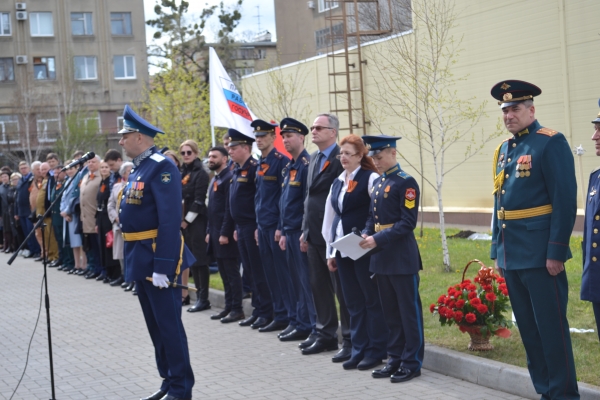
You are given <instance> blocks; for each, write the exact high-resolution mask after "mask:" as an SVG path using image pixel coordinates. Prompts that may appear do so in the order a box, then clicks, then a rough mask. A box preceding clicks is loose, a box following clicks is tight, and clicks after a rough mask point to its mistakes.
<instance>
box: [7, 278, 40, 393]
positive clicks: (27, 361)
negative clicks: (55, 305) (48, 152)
mask: <svg viewBox="0 0 600 400" xmlns="http://www.w3.org/2000/svg"><path fill="white" fill-rule="evenodd" d="M44 279H45V277H43V278H42V285H41V287H40V308H39V310H38V315H37V319H36V320H35V326H34V327H33V333H32V334H31V339H29V345H28V346H27V357H26V358H25V367H24V368H23V373H22V374H21V378H19V382H17V387H15V390H14V391H13V393H12V395H11V396H10V398H9V399H8V400H12V398H13V397H14V396H15V394H17V390H19V386H20V385H21V381H22V380H23V377H24V376H25V371H27V365H28V364H29V351H30V350H31V343H33V337H34V336H35V332H36V331H37V327H38V323H39V322H40V315H42V299H43V298H44Z"/></svg>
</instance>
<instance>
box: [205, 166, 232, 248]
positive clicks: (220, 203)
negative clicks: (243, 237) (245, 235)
mask: <svg viewBox="0 0 600 400" xmlns="http://www.w3.org/2000/svg"><path fill="white" fill-rule="evenodd" d="M232 176H233V173H232V172H231V170H230V169H229V168H227V167H225V168H224V169H223V170H222V171H221V172H219V173H218V174H216V175H215V176H214V177H213V178H212V181H211V182H210V185H209V186H208V226H207V229H206V233H208V234H209V235H210V240H209V241H208V248H207V252H208V254H212V255H214V256H215V257H218V258H237V257H239V254H238V246H237V243H236V241H235V240H233V231H234V229H235V224H234V223H233V219H232V218H231V215H230V214H228V213H226V210H227V203H228V202H229V190H230V186H231V178H232ZM219 236H226V237H227V238H228V239H229V243H227V244H219Z"/></svg>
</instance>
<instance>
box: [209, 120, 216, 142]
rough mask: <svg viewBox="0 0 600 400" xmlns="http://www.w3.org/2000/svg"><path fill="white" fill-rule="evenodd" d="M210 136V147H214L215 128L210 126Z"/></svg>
mask: <svg viewBox="0 0 600 400" xmlns="http://www.w3.org/2000/svg"><path fill="white" fill-rule="evenodd" d="M210 136H211V137H212V147H215V146H216V145H217V144H216V143H215V127H214V126H213V125H212V124H210Z"/></svg>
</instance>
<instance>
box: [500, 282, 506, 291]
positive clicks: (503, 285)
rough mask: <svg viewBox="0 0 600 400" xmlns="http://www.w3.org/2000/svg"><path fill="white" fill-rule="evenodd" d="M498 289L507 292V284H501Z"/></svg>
mask: <svg viewBox="0 0 600 400" xmlns="http://www.w3.org/2000/svg"><path fill="white" fill-rule="evenodd" d="M498 289H499V290H500V291H503V290H506V283H501V284H499V285H498Z"/></svg>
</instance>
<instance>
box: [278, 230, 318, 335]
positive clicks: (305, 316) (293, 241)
mask: <svg viewBox="0 0 600 400" xmlns="http://www.w3.org/2000/svg"><path fill="white" fill-rule="evenodd" d="M285 235H286V241H285V256H286V259H287V265H288V267H289V273H290V279H291V282H292V286H291V293H292V298H293V300H294V301H295V304H296V320H295V321H294V322H295V325H294V326H295V328H296V330H298V331H300V332H312V333H317V330H316V323H317V314H316V312H315V303H314V301H313V296H312V291H311V289H310V278H309V276H308V257H307V256H306V253H303V252H302V251H300V235H302V231H301V230H298V231H294V232H290V231H287V232H286V233H285Z"/></svg>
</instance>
